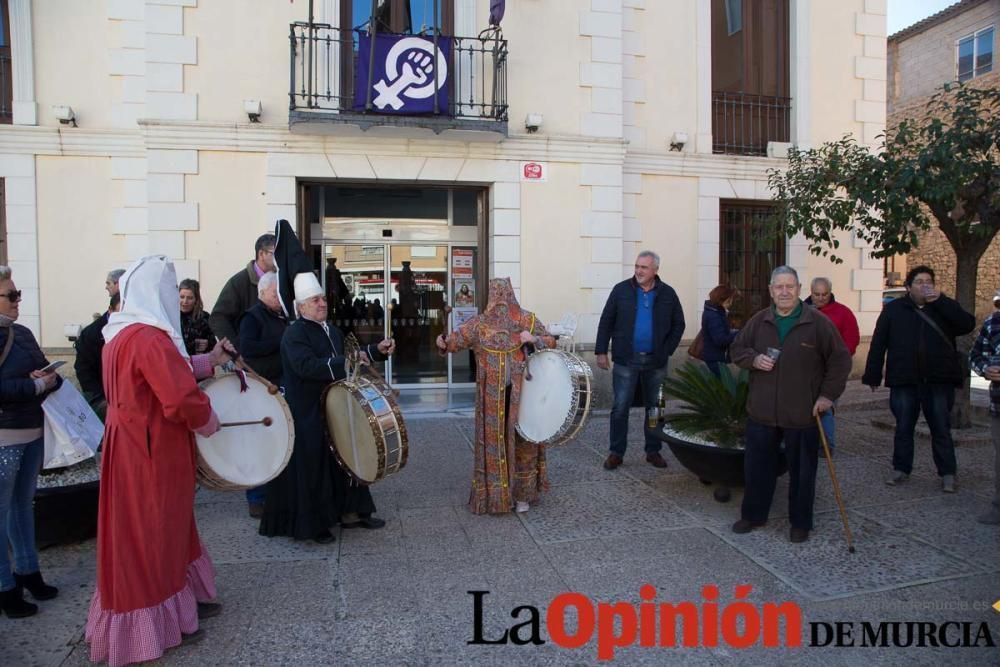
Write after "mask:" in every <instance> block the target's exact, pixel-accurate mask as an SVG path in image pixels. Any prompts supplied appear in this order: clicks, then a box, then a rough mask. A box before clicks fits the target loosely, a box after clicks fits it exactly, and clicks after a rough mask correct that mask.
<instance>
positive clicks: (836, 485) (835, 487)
mask: <svg viewBox="0 0 1000 667" xmlns="http://www.w3.org/2000/svg"><path fill="white" fill-rule="evenodd" d="M816 426H817V427H819V440H820V442H822V443H823V452H824V453H825V454H826V463H827V465H828V466H829V467H830V480H831V481H833V495H834V496H835V497H836V498H837V507H839V508H840V518H841V519H843V521H844V533H846V534H847V551H848V553H854V544H853V540H852V538H851V527H850V525H848V523H847V512H846V511H845V510H844V501H843V500H842V499H841V497H840V484H839V483H838V482H837V472H836V471H835V470H834V469H833V458H832V457H831V456H830V446H829V445H828V444H827V442H826V431H824V430H823V422H822V421H821V420H820V418H819V415H816Z"/></svg>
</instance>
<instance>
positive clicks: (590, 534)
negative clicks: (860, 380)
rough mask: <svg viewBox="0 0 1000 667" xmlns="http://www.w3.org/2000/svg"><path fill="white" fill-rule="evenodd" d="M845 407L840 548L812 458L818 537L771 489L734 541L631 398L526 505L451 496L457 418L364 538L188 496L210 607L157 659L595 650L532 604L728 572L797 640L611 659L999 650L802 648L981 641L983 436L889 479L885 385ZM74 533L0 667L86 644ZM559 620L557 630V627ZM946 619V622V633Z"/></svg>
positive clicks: (931, 661)
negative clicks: (568, 639)
mask: <svg viewBox="0 0 1000 667" xmlns="http://www.w3.org/2000/svg"><path fill="white" fill-rule="evenodd" d="M851 384H852V387H851V390H850V392H849V394H848V395H847V396H846V397H845V399H844V400H843V401H842V410H841V413H840V416H839V423H838V441H839V444H838V446H837V450H836V456H835V457H834V460H835V463H836V466H837V473H838V477H839V479H840V482H841V486H842V489H843V493H844V497H845V500H846V503H847V505H848V507H849V518H850V524H851V528H852V529H853V532H854V537H855V542H856V545H857V553H855V554H853V555H849V554H848V553H847V549H846V547H845V542H844V536H843V528H842V526H841V522H840V518H839V515H838V512H837V507H836V503H835V500H834V496H833V492H832V489H831V486H830V482H829V478H828V475H827V472H826V466H825V463H824V462H823V461H821V462H820V476H819V481H818V489H817V498H816V505H817V508H816V509H817V516H816V530H815V532H814V533H813V534H812V537H811V539H810V540H809V541H808V542H806V543H804V544H800V545H792V544H790V543H789V542H788V522H787V517H786V502H785V496H786V493H787V476H786V477H783V478H782V479H781V480H780V481H779V485H778V491H777V493H776V499H775V506H774V509H773V510H772V514H771V521H770V522H769V524H768V525H767V526H766V527H765V528H764V529H761V530H759V531H754V532H753V533H750V534H747V535H735V534H733V533H732V532H730V530H729V526H730V524H732V522H733V521H734V520H735V519H737V518H738V513H739V501H740V498H741V494H740V493H739V492H738V491H737V492H735V493H734V495H733V499H732V500H731V501H730V502H729V503H726V504H720V503H718V502H716V501H715V500H713V498H712V492H711V488H710V487H706V486H703V485H702V484H701V483H700V482H699V481H698V480H697V479H696V478H695V477H694V476H693V475H691V474H690V473H688V472H687V471H685V470H684V469H683V468H682V467H681V466H680V464H679V463H677V461H676V459H674V458H673V457H672V456H670V455H669V452H667V451H666V450H665V452H664V453H665V455H666V457H667V459H668V461H669V464H670V466H669V468H667V469H666V470H665V471H664V470H658V469H655V468H653V467H651V466H649V465H647V464H646V463H645V462H644V461H643V457H642V446H641V444H639V443H641V433H640V429H641V421H640V419H641V417H640V414H639V412H638V411H635V412H634V414H633V419H632V427H633V433H632V437H631V438H630V447H629V450H628V454H627V456H626V459H625V464H624V465H623V466H622V467H621V468H619V469H618V470H616V471H612V472H609V471H606V470H604V469H603V468H602V467H601V461H602V460H603V458H604V456H605V453H606V448H607V437H608V418H607V414H606V413H604V414H597V415H595V416H594V418H593V419H591V421H590V422H589V423H588V425H587V427H586V430H585V432H584V433H583V434H582V436H581V437H580V438H579V439H578V441H576V442H574V443H571V444H570V445H568V446H564V447H562V448H559V449H554V450H551V452H550V458H549V477H550V480H551V483H552V489H551V492H550V493H549V494H548V495H546V496H545V497H544V499H543V501H542V502H541V503H540V504H538V505H537V506H535V507H532V509H531V511H529V512H528V513H527V514H524V515H513V514H511V515H507V516H499V517H492V516H474V515H472V514H470V513H469V512H468V511H467V510H466V509H465V507H464V504H465V500H466V498H467V496H468V486H467V485H468V481H469V472H470V469H471V466H472V450H471V444H470V431H471V428H472V418H471V414H470V412H469V411H467V410H458V411H453V412H449V413H441V412H438V413H433V412H430V413H428V412H423V413H419V414H414V415H413V416H412V417H411V418H410V419H409V420H408V423H407V426H408V428H409V431H410V461H409V464H408V465H407V467H406V469H405V470H404V471H403V472H402V473H400V474H398V475H396V476H395V477H392V478H390V479H388V480H386V481H383V482H381V483H379V484H378V485H376V486H375V487H373V495H374V498H375V501H376V503H377V505H378V508H379V515H380V516H382V517H383V518H385V519H386V521H387V526H386V528H385V529H383V530H379V531H365V530H352V531H345V532H342V533H337V541H336V542H335V543H334V544H331V545H326V546H321V545H317V544H313V543H296V542H292V541H291V540H288V539H285V538H273V539H267V538H263V537H259V536H258V535H257V531H256V528H257V523H256V521H254V520H253V519H250V518H249V517H248V516H247V513H246V503H245V502H244V500H243V497H242V494H239V493H214V492H207V491H200V492H199V494H198V498H197V505H196V510H197V516H198V524H199V529H200V531H201V535H202V538H203V539H204V541H205V544H206V545H207V547H208V550H209V552H210V554H211V555H212V558H213V559H214V560H215V564H216V567H217V569H218V588H219V594H220V599H221V601H222V602H223V603H224V605H225V609H224V612H223V614H221V615H220V616H218V617H216V618H212V619H209V620H206V621H204V623H203V625H202V627H203V628H204V629H205V631H206V636H205V638H204V640H203V641H202V642H201V643H199V644H196V645H193V646H185V647H181V648H178V649H175V650H172V651H170V652H168V653H167V654H166V655H165V656H164V658H163V659H162V660H161V663H162V664H165V665H461V664H485V665H493V664H495V665H515V664H517V665H526V664H546V665H547V664H594V663H597V662H598V660H597V648H596V647H597V643H596V635H595V639H594V640H592V641H591V642H589V643H588V644H586V645H584V646H582V647H581V648H578V649H564V648H560V647H558V646H556V645H554V644H553V643H552V642H551V641H550V638H549V636H548V633H547V631H546V629H545V628H546V626H545V611H546V609H547V608H548V606H549V604H550V602H551V600H552V599H553V598H554V597H555V596H556V595H558V594H559V593H562V592H566V591H576V592H580V593H583V594H584V595H586V596H587V597H589V598H590V599H592V600H593V601H594V602H595V604H596V603H597V602H609V601H610V602H616V601H626V602H629V603H632V604H636V605H637V604H638V603H639V602H640V594H639V590H640V587H642V586H643V585H644V584H651V585H653V586H655V588H656V598H655V600H656V601H657V602H663V603H666V602H671V603H676V602H681V601H686V600H690V601H693V602H695V603H696V604H698V605H701V604H702V602H703V598H702V587H703V586H705V585H708V584H713V585H715V586H717V587H718V589H719V605H720V609H723V608H724V607H725V606H726V605H728V604H729V603H730V602H732V601H733V600H734V590H735V587H736V586H737V585H739V584H750V585H752V586H753V589H752V592H751V593H750V594H749V596H747V601H748V602H750V603H751V604H752V605H753V606H755V607H756V608H758V609H759V608H761V606H762V605H763V604H764V603H765V602H775V603H780V602H784V601H793V602H796V603H798V604H799V605H800V607H801V609H802V619H803V625H804V628H803V632H802V640H803V647H802V648H764V647H763V646H761V645H760V644H759V643H758V644H757V645H755V646H754V647H751V648H748V649H734V648H731V647H729V646H728V645H725V644H724V643H722V642H720V646H718V647H715V648H707V647H697V648H658V647H657V648H643V647H641V646H639V645H638V642H637V643H636V645H635V646H631V647H628V648H623V649H619V650H618V651H616V653H615V663H616V664H649V665H662V664H681V663H683V664H694V665H698V664H705V665H734V664H740V665H744V664H745V665H759V664H788V663H790V662H791V661H792V660H794V661H796V662H798V663H800V664H815V665H823V666H824V667H830V666H832V665H856V664H862V663H865V662H867V663H870V664H904V663H905V664H907V665H909V666H913V667H915V666H916V665H944V664H950V665H957V664H965V665H985V664H1000V648H942V647H939V648H933V647H926V648H906V649H903V648H882V647H877V648H860V647H854V648H844V647H840V648H836V647H830V646H828V647H825V648H819V647H813V646H808V644H809V643H810V637H809V632H810V625H809V624H810V623H813V622H827V623H835V622H838V621H845V622H853V623H855V626H856V629H855V631H854V638H855V640H856V641H857V642H858V643H859V644H860V638H861V627H860V626H861V622H862V621H868V622H875V623H877V622H879V621H918V622H929V623H936V624H938V625H940V624H942V623H944V622H947V621H956V622H963V621H968V622H972V623H973V626H972V627H973V628H974V629H973V636H974V635H975V632H976V630H975V628H978V627H979V624H980V623H982V622H987V623H988V624H989V628H990V629H991V631H992V637H993V639H994V641H998V642H1000V613H998V612H996V611H993V610H992V609H990V605H992V604H993V603H994V602H995V601H997V600H998V599H1000V555H998V554H1000V529H997V528H991V527H987V526H983V525H980V524H978V523H976V522H975V521H974V517H975V516H976V515H978V514H980V513H982V512H984V511H985V510H986V509H987V508H988V503H989V498H990V496H991V490H992V483H993V481H992V469H993V453H992V448H991V445H990V442H989V440H988V437H987V431H986V429H984V428H977V429H974V430H973V431H972V432H964V433H963V434H962V435H961V442H960V445H959V448H958V462H959V476H958V480H959V490H958V493H956V494H954V495H943V494H942V493H941V491H940V486H939V483H938V480H937V477H936V475H935V473H934V471H933V465H932V463H931V456H930V442H929V440H928V439H927V438H926V437H925V436H920V437H919V438H918V442H917V459H916V463H915V470H914V474H913V476H912V478H911V479H910V481H909V482H908V483H906V484H904V485H902V486H899V487H895V488H892V487H888V486H886V485H885V484H884V483H883V478H884V477H886V475H887V473H888V472H889V464H888V461H889V452H890V448H891V441H892V433H891V431H888V430H884V429H881V428H877V427H874V426H873V425H872V422H873V420H875V421H880V420H881V421H891V417H889V415H888V410H887V402H888V401H887V397H888V393H887V391H885V390H880V391H879V392H878V393H876V394H874V395H872V394H870V393H868V391H867V389H863V388H861V387H859V386H858V385H857V383H851ZM94 544H95V543H94V541H89V542H86V543H83V544H79V545H76V546H71V547H62V548H55V549H49V550H46V551H44V552H43V553H42V559H43V572H44V574H45V576H46V579H50V580H51V581H52V583H54V584H56V585H58V586H60V589H61V593H60V596H59V598H58V599H57V600H55V601H53V602H47V603H42V606H41V609H42V611H41V613H40V614H38V615H37V616H35V617H33V618H30V619H26V620H19V621H16V622H15V621H11V620H8V619H6V618H3V619H0V664H3V665H24V666H28V665H47V666H57V665H63V666H67V667H68V666H76V665H85V664H88V661H87V647H86V644H85V643H84V642H83V638H82V634H83V625H84V622H85V619H86V613H87V605H88V603H89V600H90V597H91V595H92V593H93V588H94V577H95V563H94V558H95V546H94ZM472 590H477V591H490V593H489V595H487V596H485V597H484V603H483V634H484V637H485V638H487V639H495V638H496V637H499V636H501V635H502V634H503V632H504V630H505V629H507V628H509V627H510V626H512V625H514V624H515V623H518V622H521V621H523V620H526V619H527V616H526V615H525V616H521V617H519V618H518V619H517V620H514V619H512V618H511V616H510V613H511V610H513V609H514V608H516V607H518V606H521V605H534V606H535V607H537V608H538V609H539V610H540V616H541V636H542V639H543V640H544V641H545V643H544V644H542V645H527V646H516V645H512V644H508V645H488V646H484V645H469V644H468V643H467V642H468V641H469V640H470V639H472V637H473V632H474V623H473V597H472V596H471V595H470V594H469V593H468V591H472ZM572 623H573V619H570V621H569V622H568V623H567V629H569V630H573V628H575V625H572ZM960 635H961V633H959V634H958V635H955V636H958V637H960Z"/></svg>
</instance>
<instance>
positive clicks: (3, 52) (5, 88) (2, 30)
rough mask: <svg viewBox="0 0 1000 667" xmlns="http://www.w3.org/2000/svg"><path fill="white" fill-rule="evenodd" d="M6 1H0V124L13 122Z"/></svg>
mask: <svg viewBox="0 0 1000 667" xmlns="http://www.w3.org/2000/svg"><path fill="white" fill-rule="evenodd" d="M8 4H9V3H8V2H7V0H0V14H3V20H2V21H0V123H2V124H5V125H10V124H11V123H13V122H14V103H13V99H14V85H13V79H12V76H13V75H12V72H11V66H10V14H9V11H8V7H7V5H8Z"/></svg>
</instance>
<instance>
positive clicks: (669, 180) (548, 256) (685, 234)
mask: <svg viewBox="0 0 1000 667" xmlns="http://www.w3.org/2000/svg"><path fill="white" fill-rule="evenodd" d="M2 4H3V6H4V10H5V13H4V17H5V21H8V24H9V30H6V31H5V35H9V41H10V45H9V48H10V54H11V56H10V62H9V64H10V72H11V77H12V79H11V81H12V85H11V88H10V108H11V117H10V118H9V121H10V122H9V124H2V125H0V178H2V179H3V195H4V205H3V209H4V213H5V215H4V221H3V222H4V228H3V236H4V238H3V239H2V241H3V243H2V244H0V247H2V248H3V249H4V251H5V253H6V255H7V256H6V257H5V258H0V259H4V260H5V261H7V262H8V263H9V264H10V265H11V266H12V268H13V270H14V279H15V281H16V282H17V284H18V287H19V288H21V289H23V291H24V303H23V306H22V309H21V312H22V321H23V322H24V323H25V324H27V325H28V326H30V327H31V328H32V329H34V330H35V332H36V333H37V334H38V335H39V337H40V340H41V342H42V344H43V345H45V346H48V347H64V346H65V345H66V338H65V335H64V327H65V326H66V325H70V324H79V323H86V322H88V321H89V320H90V316H91V314H92V313H93V312H94V311H95V310H101V307H102V305H103V300H104V294H103V292H102V290H101V287H102V284H103V278H104V274H105V273H106V272H107V271H108V270H109V269H112V268H116V267H124V266H126V265H127V264H128V263H129V262H130V261H131V260H133V259H135V258H137V257H140V256H142V255H145V254H148V253H163V254H166V255H168V256H170V257H172V258H173V259H174V261H175V263H176V265H177V269H178V277H179V278H184V277H192V278H197V279H199V280H200V281H201V283H202V294H203V296H204V297H205V300H206V303H207V304H208V305H209V306H211V304H212V303H213V302H214V299H215V296H216V295H217V294H218V291H219V289H220V288H221V287H222V285H223V283H224V282H225V280H226V279H227V278H228V277H229V276H230V275H232V274H233V273H234V272H236V271H237V270H239V269H240V267H241V266H245V265H246V263H247V261H249V259H251V257H252V255H253V250H252V248H253V242H254V239H255V238H256V237H257V236H258V235H259V234H261V233H263V232H265V231H268V230H271V229H273V226H274V222H275V220H277V219H281V218H286V219H288V220H289V221H292V222H293V225H296V226H297V228H298V230H299V233H300V237H301V238H302V239H303V242H304V243H305V244H306V245H307V246H308V247H309V248H311V249H312V251H313V254H314V257H315V261H316V268H317V271H319V273H320V275H321V276H324V280H327V281H328V282H329V281H332V280H334V277H335V274H334V272H333V271H332V270H331V271H329V272H328V271H325V269H326V267H332V266H336V268H337V270H338V271H339V272H340V276H341V278H342V279H343V280H344V285H345V286H346V288H347V290H348V296H347V299H346V303H345V302H340V303H339V305H338V308H337V315H336V317H337V318H338V319H340V320H341V321H342V324H344V326H347V327H349V328H355V329H358V330H359V331H360V332H361V333H363V334H365V333H379V332H385V331H386V330H387V329H388V327H389V326H390V324H389V322H388V321H389V320H392V321H393V322H394V329H393V331H394V333H395V334H396V335H397V337H398V338H399V339H400V340H401V346H402V348H403V349H402V350H401V353H400V354H399V355H398V358H397V360H396V366H395V367H394V368H393V369H392V373H393V378H394V379H395V380H396V381H397V382H398V383H400V384H402V385H404V386H405V385H408V384H414V385H435V386H442V385H445V384H447V383H451V384H457V383H461V382H464V381H467V380H468V379H469V378H468V370H467V363H468V362H467V360H466V361H463V360H460V359H458V357H457V355H456V357H455V359H453V360H451V361H448V360H445V361H438V360H437V359H438V358H437V357H436V356H435V355H433V350H432V349H431V347H430V346H431V345H432V341H433V336H434V335H436V333H437V332H439V331H442V330H444V329H445V328H447V327H449V326H452V325H453V324H454V323H455V322H456V321H460V320H461V319H462V318H464V317H467V316H469V315H470V314H471V313H473V312H475V309H476V308H482V307H483V306H484V305H485V296H486V295H485V281H486V280H487V279H488V278H489V277H493V276H509V277H510V278H511V281H512V282H513V284H514V287H515V288H516V290H517V291H518V293H519V296H520V298H521V301H522V303H523V304H524V305H525V306H526V307H527V308H530V309H531V310H534V311H535V312H536V313H538V315H539V316H540V317H541V318H542V319H543V320H544V321H546V322H556V321H559V320H560V319H562V318H563V316H564V314H567V313H572V314H575V315H576V319H577V322H578V325H577V330H576V334H575V338H576V340H577V341H579V342H580V343H581V344H582V345H583V346H584V347H585V346H586V345H587V344H590V345H592V344H593V340H594V336H595V332H596V327H597V321H598V318H599V314H600V311H601V309H602V307H603V305H604V302H605V300H606V298H607V296H608V294H609V291H610V288H611V287H612V286H613V285H614V283H616V282H617V281H619V280H621V279H622V278H623V277H625V276H628V275H630V274H631V271H632V263H633V260H634V258H635V255H636V254H637V252H638V251H639V250H641V249H644V248H649V249H652V250H655V251H656V252H658V253H659V254H660V256H661V258H662V263H661V268H660V275H661V277H662V278H663V279H664V280H666V281H667V282H669V283H670V284H671V285H673V286H674V288H675V289H676V290H677V292H678V294H679V295H680V297H681V299H682V302H683V306H684V310H685V313H686V315H687V319H688V323H689V324H688V330H687V331H686V332H685V339H691V338H693V337H694V335H695V334H696V333H697V331H698V322H699V321H700V311H701V304H702V302H703V300H704V299H705V297H706V296H707V294H708V292H709V290H711V289H712V288H713V287H714V286H715V285H717V284H719V283H724V282H729V283H733V284H735V285H737V286H738V287H740V289H741V290H742V291H743V293H744V301H743V304H742V305H741V306H740V307H741V309H742V310H743V311H744V314H749V313H750V312H752V311H753V310H755V309H757V308H759V307H763V306H764V305H766V303H767V291H766V281H767V274H768V272H769V270H770V267H772V266H774V265H775V264H778V263H788V264H791V265H792V266H794V267H796V268H797V269H798V270H799V271H800V273H801V275H802V277H803V280H804V282H807V281H808V279H809V278H811V277H813V276H816V275H825V276H829V277H831V278H832V279H833V281H834V284H835V290H836V294H837V298H838V299H839V300H841V301H843V302H844V303H845V304H847V305H848V306H850V307H851V308H852V309H853V310H855V311H856V312H858V314H859V320H860V322H861V327H862V331H863V333H867V332H870V331H871V329H872V327H873V326H874V320H875V318H876V316H877V314H878V311H879V309H880V305H881V289H882V284H883V266H882V262H881V260H872V259H871V258H870V257H868V255H867V253H866V249H865V247H864V246H863V245H862V244H861V243H860V242H858V241H857V240H853V239H850V238H845V239H843V244H844V245H843V247H846V248H849V251H848V252H847V253H845V254H846V262H845V263H844V264H841V265H837V266H834V265H831V264H829V262H828V261H827V260H825V259H823V258H818V257H814V256H812V255H810V254H809V253H808V252H807V246H806V244H805V241H804V240H803V239H800V238H790V239H779V240H777V241H766V240H762V239H761V238H760V234H759V233H758V230H759V222H760V219H761V217H762V216H765V215H767V213H768V199H769V192H768V188H767V171H768V170H769V169H771V168H775V167H778V168H780V167H781V165H782V164H783V159H782V155H783V154H784V152H785V151H787V148H788V146H789V145H799V146H814V145H818V144H820V143H821V142H823V141H826V140H832V139H837V138H839V137H841V136H843V135H844V134H845V133H853V134H855V135H856V136H857V137H858V138H859V139H860V140H861V141H863V142H865V143H868V144H874V143H875V142H876V137H877V136H878V135H879V134H880V133H881V132H883V130H884V128H885V105H886V71H887V66H886V36H885V0H845V1H844V2H836V3H834V2H823V3H817V2H811V1H810V0H690V1H689V0H669V1H662V2H661V1H656V2H653V1H649V0H566V1H564V2H542V1H540V0H509V1H508V2H507V3H506V14H505V16H504V17H503V20H502V22H501V26H502V33H501V32H497V31H495V30H493V31H491V30H489V29H488V27H489V12H490V2H488V0H437V2H430V1H427V0H377V1H376V2H374V3H373V2H371V1H370V0H353V1H352V0H341V1H338V0H314V2H309V1H308V0H291V1H289V0H259V1H255V2H254V3H253V11H247V6H248V4H247V3H245V2H240V1H238V0H107V1H106V2H100V3H90V2H88V3H81V2H76V1H73V0H61V1H60V0H48V1H46V2H38V1H34V2H33V1H32V0H5V1H4V2H3V3H2ZM372 7H374V8H375V9H374V16H373V10H372ZM310 11H312V12H313V14H312V17H311V19H312V20H310V15H309V12H310ZM435 26H436V27H437V28H438V30H437V31H435V30H434V28H435ZM5 27H6V26H5ZM373 27H374V30H373V29H372V28H373ZM372 32H374V33H376V36H375V37H373V36H372V34H371V33H372ZM393 33H405V34H408V35H410V36H413V35H417V34H418V33H419V34H423V35H424V36H425V37H426V39H425V40H424V46H420V45H417V47H416V48H415V50H414V49H413V48H411V51H410V52H409V53H403V52H402V51H397V52H395V55H394V56H393V57H390V56H391V55H392V53H390V54H388V55H387V54H386V53H385V51H384V50H379V49H384V48H385V47H387V45H388V44H390V43H392V44H395V43H397V42H400V43H402V42H401V40H402V38H399V37H394V36H393ZM434 34H437V35H438V38H437V40H435V39H434ZM379 35H380V36H379ZM452 37H454V39H451V38H452ZM380 39H381V40H385V39H388V40H390V42H385V43H382V42H380V41H379V40H380ZM373 44H374V46H372V45H373ZM406 44H409V47H400V48H410V47H413V42H407V43H406ZM427 44H431V46H430V47H428V46H426V45H427ZM421 49H423V50H424V51H423V54H421ZM376 53H377V54H378V59H377V60H376ZM414 53H416V56H414ZM393 58H395V59H393ZM383 61H384V62H383ZM390 61H392V62H390ZM446 74H447V76H446ZM448 76H450V78H448ZM437 77H441V78H443V79H445V81H439V80H438V78H437ZM435 86H437V87H436V88H435ZM415 91H423V92H420V93H418V92H415ZM427 91H430V92H427ZM411 94H412V98H410V95H411ZM404 97H405V98H407V99H406V100H404V99H403V98H404ZM418 98H419V100H420V101H419V102H418V101H417V99H418ZM394 101H395V102H398V103H400V104H402V105H403V108H402V113H399V112H395V110H393V111H392V112H390V111H389V109H388V107H387V106H386V105H387V104H388V105H389V106H391V105H392V103H393V102H394ZM258 102H259V105H258ZM376 102H377V103H378V104H381V105H382V106H380V107H379V106H377V105H376ZM410 102H413V103H414V104H418V103H422V104H425V105H428V104H429V105H430V107H429V111H428V110H427V109H428V107H426V106H425V107H423V110H421V111H415V112H413V113H407V111H406V104H409V103H410ZM67 107H69V108H71V109H72V111H71V112H70V111H68V110H67V109H66V108H67ZM414 108H416V107H414ZM70 116H72V120H69V118H70ZM0 120H2V118H0ZM331 259H335V260H336V261H335V262H329V261H328V260H331ZM328 276H329V278H327V277H328ZM328 289H329V285H328ZM375 299H378V300H379V303H378V304H377V305H376V304H375ZM389 306H394V308H393V309H392V310H391V311H389V312H390V313H391V314H384V316H383V317H381V318H380V317H379V312H378V308H383V310H384V311H385V310H387V309H388V307H389ZM445 306H451V307H453V310H452V311H451V313H450V314H449V312H448V309H447V308H446V307H445ZM365 327H367V329H366V328H365ZM463 364H464V365H463Z"/></svg>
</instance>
